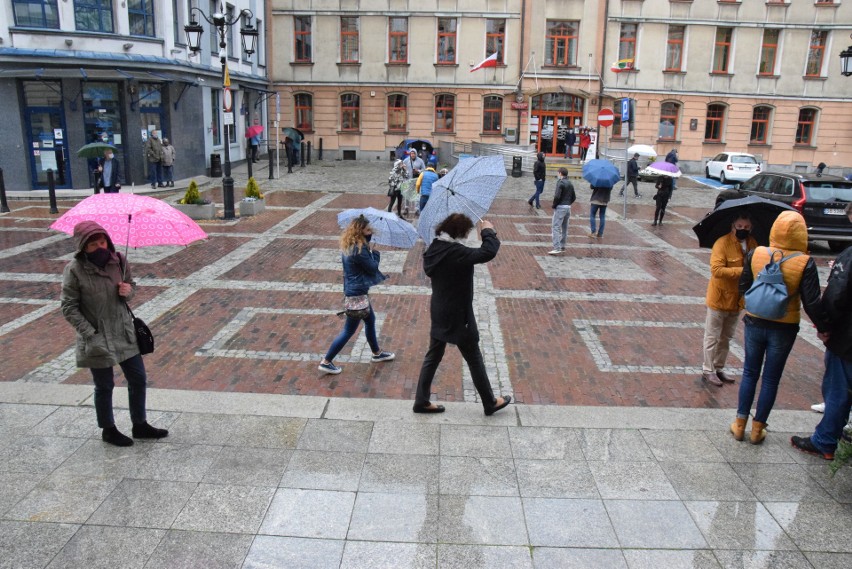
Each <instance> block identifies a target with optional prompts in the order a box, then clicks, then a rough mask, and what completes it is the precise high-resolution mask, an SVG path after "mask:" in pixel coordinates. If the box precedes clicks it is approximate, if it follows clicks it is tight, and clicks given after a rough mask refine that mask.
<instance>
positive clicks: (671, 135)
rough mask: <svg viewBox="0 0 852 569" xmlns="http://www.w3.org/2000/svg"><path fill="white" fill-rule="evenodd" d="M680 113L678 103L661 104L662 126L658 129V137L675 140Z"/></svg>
mask: <svg viewBox="0 0 852 569" xmlns="http://www.w3.org/2000/svg"><path fill="white" fill-rule="evenodd" d="M679 115H680V105H679V104H678V103H663V104H662V105H661V106H660V128H659V130H658V131H657V137H658V138H659V139H660V140H675V138H676V137H677V122H678V117H679Z"/></svg>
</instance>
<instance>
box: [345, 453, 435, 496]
mask: <svg viewBox="0 0 852 569" xmlns="http://www.w3.org/2000/svg"><path fill="white" fill-rule="evenodd" d="M443 458H446V457H440V458H439V457H437V456H428V455H417V454H416V455H412V456H406V455H399V454H368V455H367V458H366V460H365V461H364V468H363V470H362V471H361V481H360V483H359V485H358V489H359V490H360V491H361V492H381V493H386V494H436V493H437V492H438V487H439V475H438V472H439V465H440V464H443V462H442V460H443Z"/></svg>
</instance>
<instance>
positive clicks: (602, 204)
mask: <svg viewBox="0 0 852 569" xmlns="http://www.w3.org/2000/svg"><path fill="white" fill-rule="evenodd" d="M611 194H612V186H610V187H608V188H607V187H603V186H600V187H595V186H592V197H591V200H590V203H591V207H590V208H589V237H597V238H598V239H601V238H602V237H603V233H604V225H606V208H607V205H608V204H609V198H610V196H611ZM596 217H600V227H597V224H596V223H595V222H596V219H595V218H596Z"/></svg>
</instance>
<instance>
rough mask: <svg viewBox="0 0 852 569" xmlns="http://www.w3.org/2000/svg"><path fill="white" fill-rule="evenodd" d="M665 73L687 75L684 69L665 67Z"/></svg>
mask: <svg viewBox="0 0 852 569" xmlns="http://www.w3.org/2000/svg"><path fill="white" fill-rule="evenodd" d="M663 75H686V71H684V70H683V69H663Z"/></svg>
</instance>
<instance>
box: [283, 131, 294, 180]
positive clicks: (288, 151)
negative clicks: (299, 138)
mask: <svg viewBox="0 0 852 569" xmlns="http://www.w3.org/2000/svg"><path fill="white" fill-rule="evenodd" d="M295 148H296V147H295V145H294V143H293V139H292V138H290V137H289V136H287V137H285V138H284V155H285V156H286V157H287V173H288V174H292V173H293V161H294V160H295V159H296V154H295V152H296V150H295Z"/></svg>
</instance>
